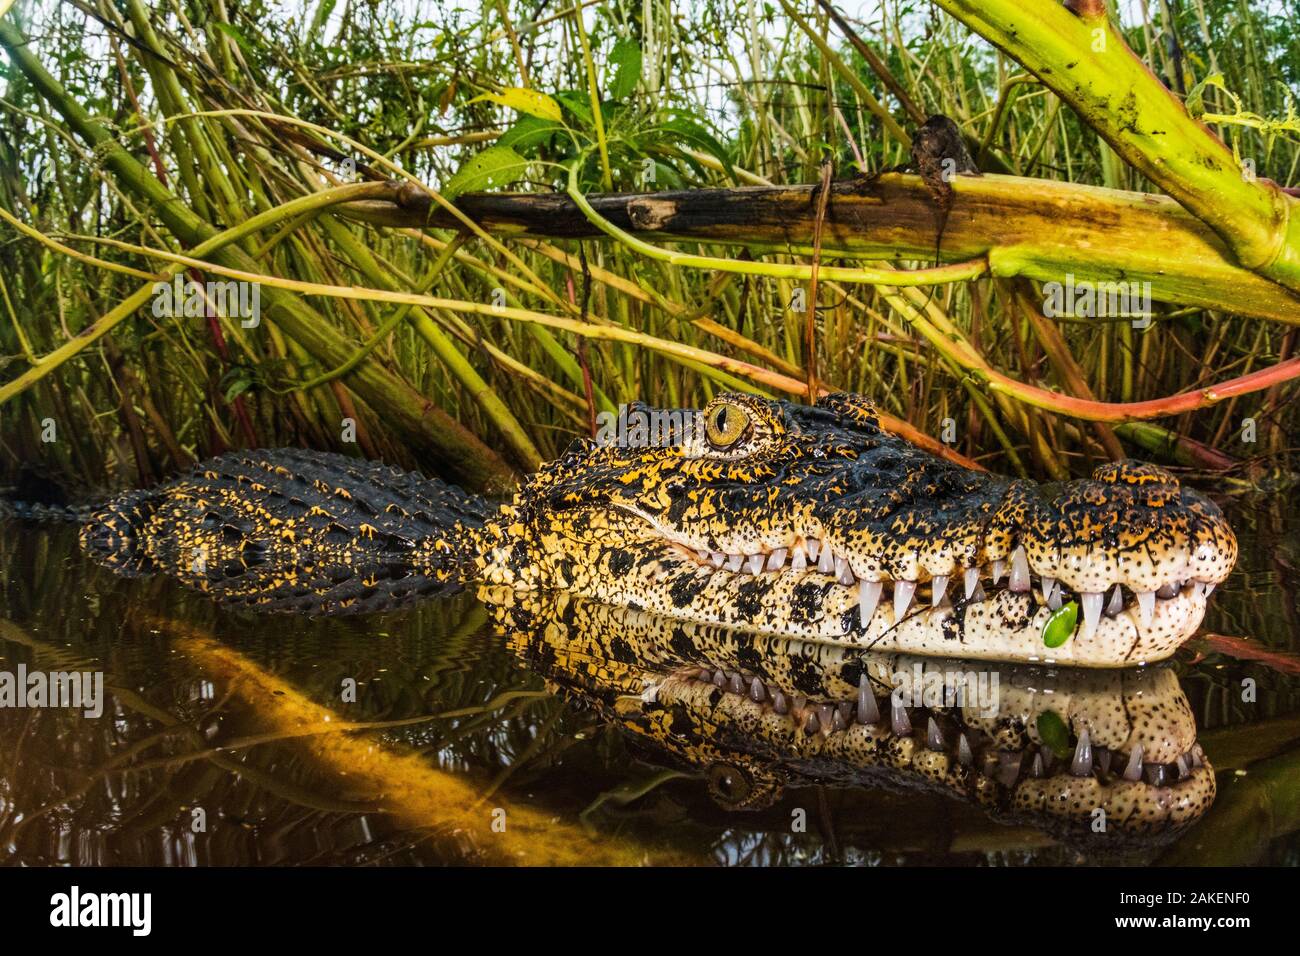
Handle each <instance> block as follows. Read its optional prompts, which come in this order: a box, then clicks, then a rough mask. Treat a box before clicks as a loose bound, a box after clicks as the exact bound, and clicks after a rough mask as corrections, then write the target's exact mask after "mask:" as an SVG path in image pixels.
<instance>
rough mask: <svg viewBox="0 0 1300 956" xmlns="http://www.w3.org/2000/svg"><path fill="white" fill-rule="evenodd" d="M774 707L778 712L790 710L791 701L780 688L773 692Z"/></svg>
mask: <svg viewBox="0 0 1300 956" xmlns="http://www.w3.org/2000/svg"><path fill="white" fill-rule="evenodd" d="M772 709H773V710H774V711H776V712H777V713H778V714H788V713H789V712H790V702H789V701H788V700H786V699H785V694H783V693H781V692H780V691H779V690H778V691H774V692H773V693H772Z"/></svg>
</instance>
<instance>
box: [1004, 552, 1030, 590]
mask: <svg viewBox="0 0 1300 956" xmlns="http://www.w3.org/2000/svg"><path fill="white" fill-rule="evenodd" d="M1007 587H1008V588H1010V589H1011V590H1012V591H1015V592H1016V593H1017V594H1021V593H1024V592H1025V591H1028V590H1029V558H1027V557H1026V556H1025V546H1024V545H1018V546H1017V547H1016V550H1014V551H1012V552H1011V578H1010V580H1008V581H1007Z"/></svg>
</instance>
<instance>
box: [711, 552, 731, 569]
mask: <svg viewBox="0 0 1300 956" xmlns="http://www.w3.org/2000/svg"><path fill="white" fill-rule="evenodd" d="M709 563H710V564H712V565H713V566H714V567H715V568H720V567H722V566H723V565H724V564H726V563H727V556H726V555H725V554H723V553H722V552H721V551H711V552H709Z"/></svg>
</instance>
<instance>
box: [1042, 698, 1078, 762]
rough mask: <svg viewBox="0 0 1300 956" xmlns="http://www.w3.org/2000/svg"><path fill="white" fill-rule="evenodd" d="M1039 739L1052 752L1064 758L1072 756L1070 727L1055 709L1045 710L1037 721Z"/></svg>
mask: <svg viewBox="0 0 1300 956" xmlns="http://www.w3.org/2000/svg"><path fill="white" fill-rule="evenodd" d="M1036 726H1037V727H1038V739H1039V740H1041V741H1042V742H1043V746H1045V747H1047V748H1048V749H1049V750H1051V751H1052V753H1054V754H1056V756H1058V757H1060V758H1061V759H1062V760H1064V759H1065V758H1066V757H1068V756H1070V753H1071V751H1070V729H1069V728H1068V727H1066V726H1065V721H1064V720H1062V719H1061V715H1060V714H1058V713H1057V712H1056V711H1054V710H1045V711H1043V712H1042V713H1041V714H1039V715H1038V720H1037V721H1036Z"/></svg>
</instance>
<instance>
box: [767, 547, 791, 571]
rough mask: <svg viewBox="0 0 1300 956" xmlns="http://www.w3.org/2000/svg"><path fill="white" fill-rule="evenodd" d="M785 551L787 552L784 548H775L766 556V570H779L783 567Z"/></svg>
mask: <svg viewBox="0 0 1300 956" xmlns="http://www.w3.org/2000/svg"><path fill="white" fill-rule="evenodd" d="M786 553H787V552H786V550H785V548H777V549H776V550H775V551H773V552H772V553H771V554H769V555H768V556H767V570H769V571H780V570H781V569H782V568H783V567H785V556H786Z"/></svg>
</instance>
